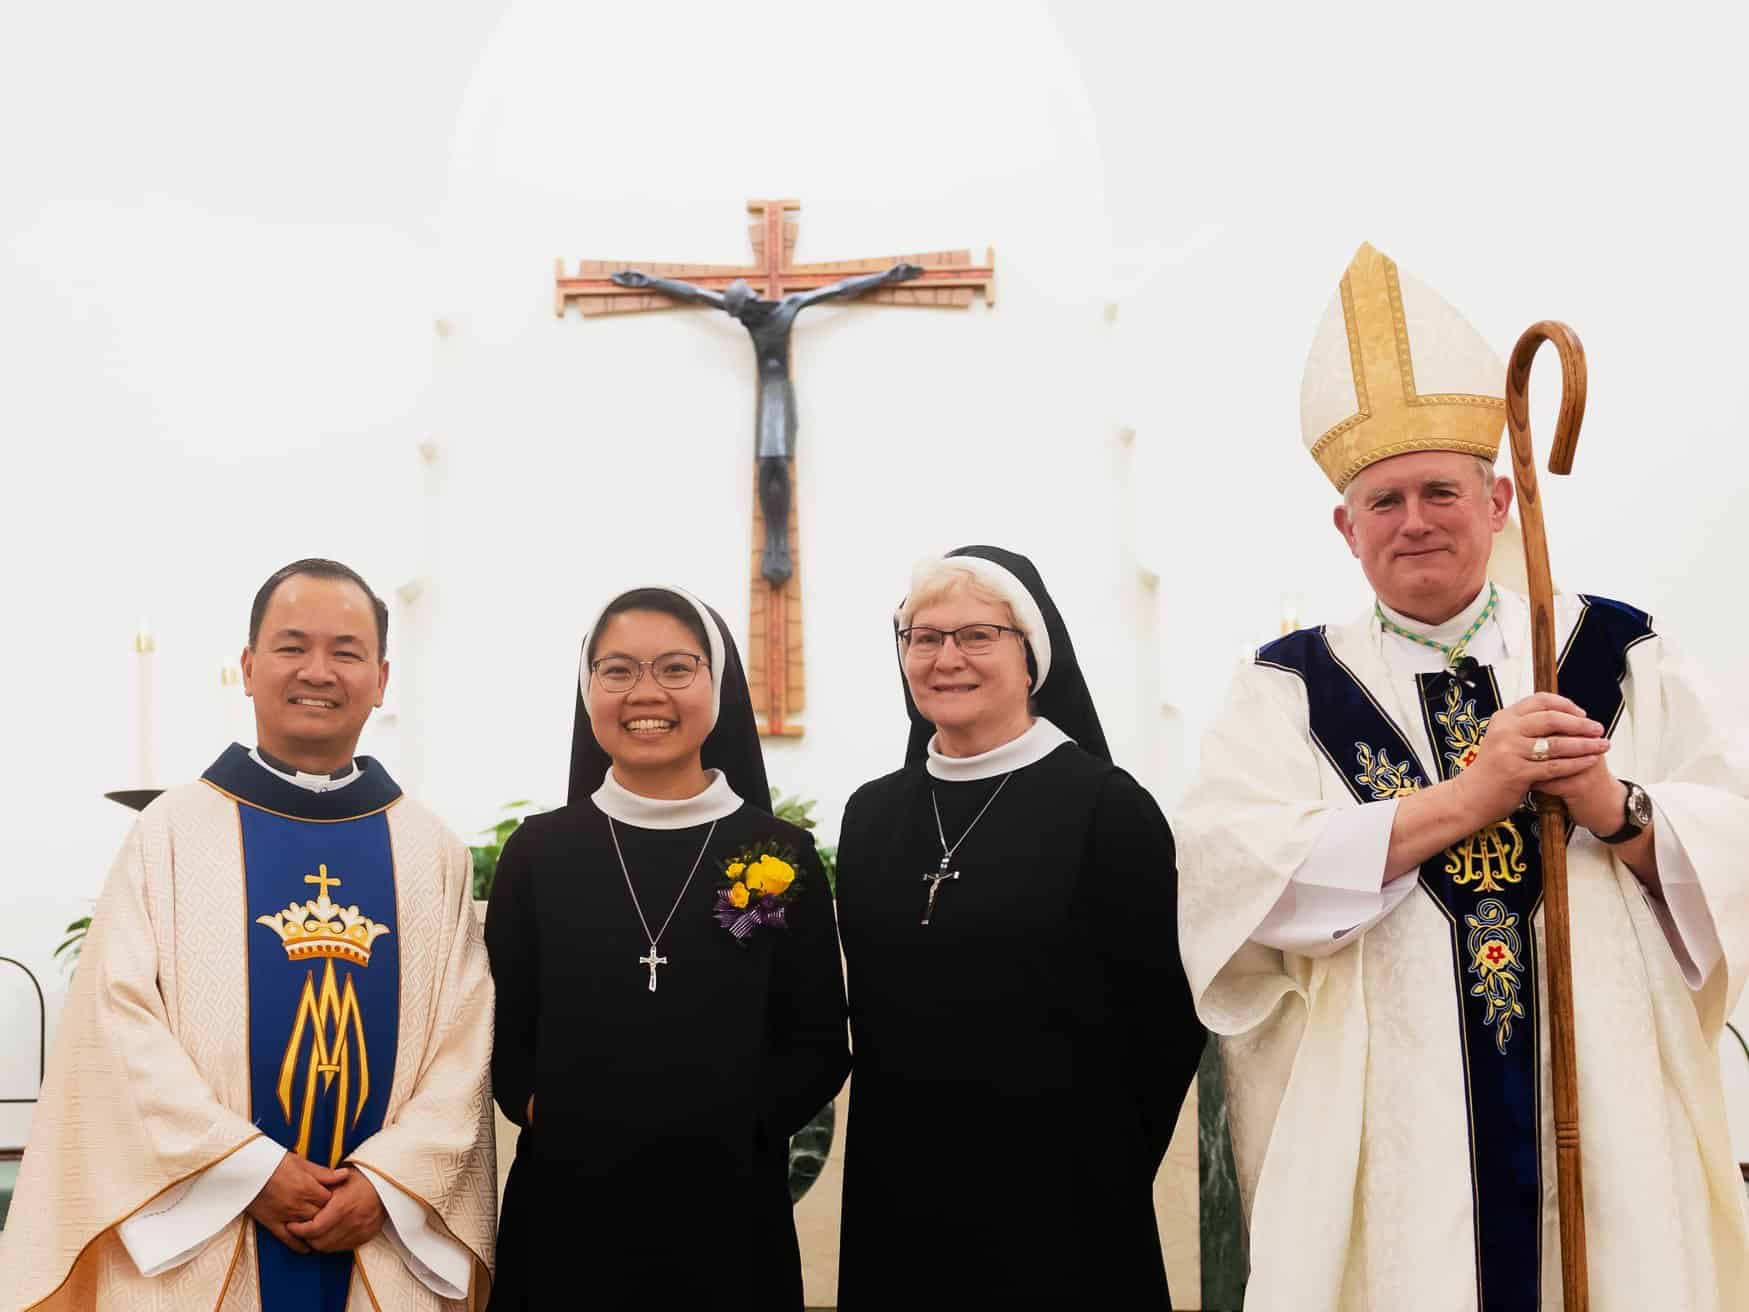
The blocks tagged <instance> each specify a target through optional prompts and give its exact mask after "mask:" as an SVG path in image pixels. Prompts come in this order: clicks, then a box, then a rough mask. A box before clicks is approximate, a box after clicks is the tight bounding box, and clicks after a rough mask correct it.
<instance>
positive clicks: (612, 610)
mask: <svg viewBox="0 0 1749 1312" xmlns="http://www.w3.org/2000/svg"><path fill="white" fill-rule="evenodd" d="M631 610H653V611H655V612H656V613H657V614H658V615H668V616H672V617H673V618H674V619H677V620H679V621H680V622H681V623H682V624H684V625H686V627H687V630H688V632H690V633H691V634H692V636H693V637H695V638H697V639H698V645H699V646H700V647H701V648H702V649H703V652H704V658H705V661H706V663H707V664H708V663H709V661H710V654H711V640H710V638H709V637H707V636H706V635H705V631H704V621H703V620H701V619H700V618H699V617H698V610H697V609H696V608H695V607H694V606H693V605H692V603H691V602H689V601H687V599H686V598H685V597H681V596H677V595H676V594H674V593H672V592H669V591H668V590H667V589H665V588H633V589H632V590H631V591H630V592H622V593H620V595H619V596H617V597H615V598H614V599H613V600H612V601H610V602H608V603H607V609H606V610H604V611H602V612H601V618H600V619H599V620H597V621H596V622H595V631H594V632H593V633H591V634H590V635H589V650H588V651H587V652H585V653H584V656H583V663H584V664H585V665H593V664H594V663H595V648H596V646H597V645H598V644H599V643H600V642H601V631H602V630H603V629H605V628H606V627H607V622H608V621H609V620H610V619H612V618H613V617H614V616H615V615H624V614H625V613H626V612H627V611H631Z"/></svg>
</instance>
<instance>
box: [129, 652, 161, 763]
mask: <svg viewBox="0 0 1749 1312" xmlns="http://www.w3.org/2000/svg"><path fill="white" fill-rule="evenodd" d="M157 649H158V644H157V642H156V640H154V639H153V637H152V630H151V628H150V627H149V626H148V625H147V624H146V621H145V620H143V619H142V620H141V621H140V627H139V630H138V631H137V632H136V633H135V634H134V653H135V654H136V655H137V656H138V657H139V742H138V744H137V745H138V748H139V760H138V761H137V762H136V763H135V771H136V773H137V774H138V775H139V781H140V787H142V788H152V787H154V786H156V782H157V781H156V778H155V775H154V771H153V769H152V653H153V652H155V651H156V650H157Z"/></svg>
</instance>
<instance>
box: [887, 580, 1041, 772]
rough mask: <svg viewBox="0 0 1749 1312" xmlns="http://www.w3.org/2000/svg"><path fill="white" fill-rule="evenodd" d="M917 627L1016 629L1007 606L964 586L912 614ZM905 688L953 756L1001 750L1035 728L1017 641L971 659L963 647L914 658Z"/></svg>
mask: <svg viewBox="0 0 1749 1312" xmlns="http://www.w3.org/2000/svg"><path fill="white" fill-rule="evenodd" d="M908 624H909V625H910V626H913V627H925V628H934V629H943V630H948V629H957V628H960V627H962V626H963V625H967V624H1005V625H1008V626H1009V627H1011V628H1012V627H1014V626H1015V620H1014V612H1013V610H1012V609H1010V608H1009V607H1008V606H1007V605H1006V604H1005V603H1002V602H997V601H985V600H981V599H980V598H978V597H976V596H974V595H973V594H972V592H971V590H970V589H969V588H967V587H966V586H964V585H963V584H962V585H958V586H955V587H953V588H951V589H950V590H948V591H947V592H946V593H944V594H943V595H942V596H940V597H939V598H937V599H936V600H934V601H931V602H930V603H929V604H928V605H926V606H920V607H918V608H917V609H916V610H915V611H913V612H912V613H911V616H910V619H909V621H908ZM900 655H901V657H902V658H903V660H904V668H905V682H906V683H907V684H908V685H909V686H910V689H911V699H912V700H913V701H915V702H916V703H917V709H918V711H919V712H921V713H922V715H923V718H924V719H926V720H928V721H929V722H930V723H931V724H933V725H934V726H935V728H936V732H937V734H938V735H939V736H940V743H939V746H940V747H941V748H942V750H943V751H945V752H947V753H948V754H949V755H951V756H973V755H977V754H979V753H981V752H986V751H989V750H990V749H991V748H993V747H1000V746H1001V745H1002V744H1003V743H1005V742H1008V741H1010V740H1012V739H1014V738H1017V737H1019V736H1020V735H1021V734H1022V733H1025V732H1026V730H1027V728H1028V727H1029V726H1030V724H1031V722H1032V716H1031V714H1030V712H1029V711H1028V710H1027V696H1028V694H1029V692H1030V690H1031V685H1030V683H1029V681H1028V679H1027V673H1026V648H1025V646H1024V644H1023V643H1022V641H1021V639H1020V637H1019V635H1018V634H1014V633H1004V634H1002V635H1001V637H1000V638H998V639H997V642H996V645H995V646H994V647H992V648H991V649H990V650H989V651H987V652H984V653H983V654H981V655H977V656H968V655H966V653H965V652H963V651H961V650H960V646H959V643H958V642H957V641H956V642H946V643H943V644H942V646H941V649H940V650H939V651H938V652H937V653H935V655H934V658H933V659H930V658H929V657H928V656H927V655H920V654H918V653H914V652H913V653H907V652H906V651H904V650H903V649H901V651H900Z"/></svg>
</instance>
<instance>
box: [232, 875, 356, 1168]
mask: <svg viewBox="0 0 1749 1312" xmlns="http://www.w3.org/2000/svg"><path fill="white" fill-rule="evenodd" d="M318 870H319V872H320V873H318V874H314V875H305V876H304V882H305V883H306V884H315V885H316V886H317V888H318V894H317V896H316V897H315V898H313V899H311V900H309V901H307V902H305V903H303V905H301V906H300V905H299V904H298V903H296V902H293V903H291V904H290V905H289V906H288V907H287V908H286V909H285V910H284V911H281V912H278V913H277V914H275V915H271V916H257V917H256V918H255V923H256V924H258V925H265V926H267V928H269V929H271V930H272V931H273V932H274V933H275V934H278V935H279V938H280V943H281V944H282V946H283V947H284V948H285V955H286V957H287V959H289V960H291V961H314V960H315V959H317V958H322V959H323V960H322V981H321V984H320V985H318V984H317V983H316V972H315V970H314V968H312V969H311V970H309V971H308V972H306V973H305V976H304V989H303V993H302V994H301V995H300V997H299V999H298V1009H297V1014H296V1016H294V1017H293V1019H292V1028H291V1037H290V1038H289V1039H288V1040H287V1041H286V1045H285V1056H284V1058H283V1059H282V1060H281V1061H280V1066H279V1083H278V1085H277V1086H276V1092H277V1093H278V1095H279V1106H280V1110H281V1111H283V1112H284V1113H285V1119H286V1123H287V1124H288V1125H290V1124H293V1123H294V1121H293V1116H292V1106H293V1102H292V1095H293V1093H294V1092H295V1090H296V1085H297V1067H298V1058H299V1057H300V1055H301V1054H302V1052H303V1049H304V1032H305V1030H306V1029H307V1030H308V1031H309V1034H310V1039H309V1046H310V1061H309V1066H308V1068H307V1069H306V1071H305V1073H304V1081H303V1085H304V1088H303V1099H302V1105H301V1108H300V1110H299V1114H298V1117H297V1119H296V1121H295V1124H296V1125H297V1127H298V1139H297V1149H296V1150H297V1152H298V1154H299V1155H300V1156H303V1157H308V1156H309V1152H310V1134H311V1125H312V1122H313V1121H314V1119H315V1113H316V1099H317V1097H318V1096H322V1097H326V1096H327V1094H328V1093H329V1091H330V1090H332V1089H333V1088H334V1085H335V1082H336V1081H338V1082H339V1085H340V1089H339V1093H340V1098H339V1103H338V1106H337V1112H338V1114H337V1115H336V1116H335V1118H334V1133H333V1136H332V1141H331V1142H330V1144H329V1145H328V1165H329V1167H330V1168H332V1167H335V1166H338V1165H339V1164H340V1161H341V1158H342V1157H343V1156H344V1153H343V1151H342V1144H343V1140H344V1132H345V1129H346V1108H347V1102H348V1098H349V1097H350V1098H351V1099H352V1123H353V1124H354V1125H357V1124H358V1118H359V1117H360V1116H361V1115H363V1113H364V1104H365V1102H366V1100H367V1099H369V1097H370V1054H369V1053H368V1052H367V1051H366V1049H365V1042H364V1016H363V1014H362V1013H361V1012H360V1011H359V1008H358V993H357V991H356V990H355V989H354V988H353V987H352V972H351V971H348V972H347V973H346V982H345V984H344V986H342V985H341V983H340V981H339V980H338V978H337V977H336V975H335V972H334V962H335V960H336V959H339V960H341V961H344V962H347V963H349V964H352V965H356V966H359V967H365V966H368V965H370V953H371V947H372V945H373V944H374V943H375V942H376V941H377V939H379V938H381V937H382V936H383V935H384V934H387V933H389V927H388V926H387V925H382V924H378V923H377V922H376V921H374V920H372V919H371V918H370V917H369V916H366V915H361V914H360V913H359V910H358V908H357V907H356V906H350V907H342V906H340V905H338V904H337V903H335V902H332V901H330V900H329V897H328V889H329V887H330V886H333V885H338V884H339V883H340V880H339V879H336V878H330V877H329V874H328V867H327V866H319V867H318ZM355 1045H356V1049H357V1052H356V1064H357V1066H356V1069H357V1081H356V1083H357V1088H356V1090H355V1089H354V1087H353V1085H354V1078H353V1075H354V1060H355V1058H354V1047H355ZM318 1077H320V1080H321V1088H320V1091H318V1089H317V1079H318Z"/></svg>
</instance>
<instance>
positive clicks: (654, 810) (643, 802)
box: [589, 769, 741, 829]
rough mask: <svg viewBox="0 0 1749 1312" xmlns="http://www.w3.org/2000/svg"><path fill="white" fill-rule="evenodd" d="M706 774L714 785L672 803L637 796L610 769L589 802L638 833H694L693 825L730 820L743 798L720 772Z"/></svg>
mask: <svg viewBox="0 0 1749 1312" xmlns="http://www.w3.org/2000/svg"><path fill="white" fill-rule="evenodd" d="M705 773H706V774H708V775H710V777H711V782H710V786H709V787H707V788H706V789H705V790H704V791H703V792H702V793H699V794H697V795H696V796H694V797H682V798H679V799H678V800H672V799H669V798H666V797H645V796H644V795H643V794H642V793H634V792H632V790H631V789H629V788H627V787H625V786H624V785H622V784H621V783H620V781H619V780H617V779H615V778H614V777H613V771H612V770H611V769H610V770H608V772H607V777H606V778H605V779H603V780H602V781H601V787H599V788H597V789H596V790H595V791H594V792H593V793H591V794H590V795H589V800H590V801H591V802H594V803H595V805H596V808H597V809H598V810H600V811H601V812H602V813H603V814H604V815H609V816H612V817H613V818H614V819H615V820H618V821H619V822H620V823H621V824H622V825H635V826H636V827H637V828H639V829H691V828H692V827H693V826H694V825H708V824H709V823H710V822H711V821H713V820H723V819H727V818H728V817H729V816H732V815H734V814H735V812H737V811H739V810H740V809H741V798H740V797H739V796H738V795H737V794H736V792H735V790H734V789H733V788H731V787H729V780H728V777H727V776H726V775H724V774H723V772H722V771H721V770H707V771H706V772H705Z"/></svg>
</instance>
